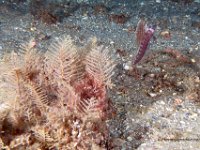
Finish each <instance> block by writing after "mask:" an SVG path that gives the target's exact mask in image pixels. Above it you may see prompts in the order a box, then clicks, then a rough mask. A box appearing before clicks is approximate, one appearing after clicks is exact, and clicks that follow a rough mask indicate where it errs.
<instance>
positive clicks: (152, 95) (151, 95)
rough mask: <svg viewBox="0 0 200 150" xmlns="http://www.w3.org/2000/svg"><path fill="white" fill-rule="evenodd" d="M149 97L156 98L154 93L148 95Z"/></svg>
mask: <svg viewBox="0 0 200 150" xmlns="http://www.w3.org/2000/svg"><path fill="white" fill-rule="evenodd" d="M148 94H149V96H150V97H156V96H157V94H156V93H148Z"/></svg>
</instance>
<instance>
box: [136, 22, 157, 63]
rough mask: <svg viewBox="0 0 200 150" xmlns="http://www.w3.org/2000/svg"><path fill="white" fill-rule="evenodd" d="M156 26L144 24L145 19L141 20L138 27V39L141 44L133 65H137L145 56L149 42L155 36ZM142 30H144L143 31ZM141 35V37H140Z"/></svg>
mask: <svg viewBox="0 0 200 150" xmlns="http://www.w3.org/2000/svg"><path fill="white" fill-rule="evenodd" d="M155 28H156V26H147V25H146V24H145V25H144V21H143V20H140V21H139V23H138V26H137V29H138V30H137V29H136V40H137V43H138V45H139V47H138V51H137V54H136V57H135V59H134V61H133V65H136V64H137V63H138V62H139V61H140V60H141V59H142V58H143V56H144V54H145V52H146V50H147V49H148V45H149V42H150V40H151V38H152V37H153V34H154V32H155ZM141 31H142V32H141ZM138 36H139V37H138Z"/></svg>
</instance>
